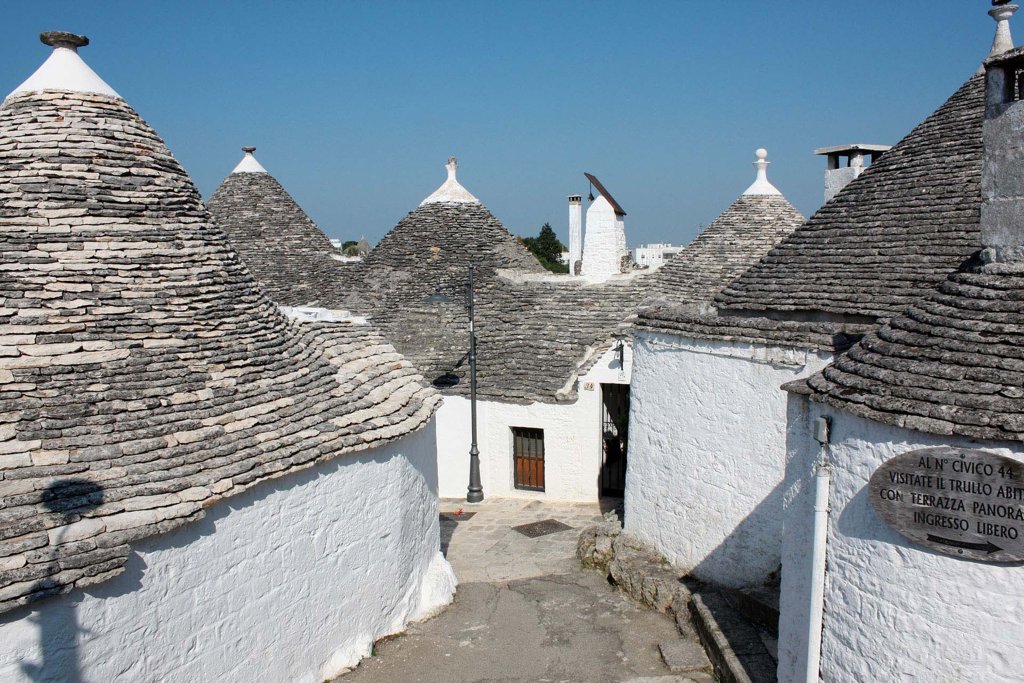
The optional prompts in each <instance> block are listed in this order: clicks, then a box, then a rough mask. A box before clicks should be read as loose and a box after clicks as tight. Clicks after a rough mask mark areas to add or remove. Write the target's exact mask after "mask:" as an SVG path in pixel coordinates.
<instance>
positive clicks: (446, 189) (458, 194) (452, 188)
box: [420, 157, 480, 206]
mask: <svg viewBox="0 0 1024 683" xmlns="http://www.w3.org/2000/svg"><path fill="white" fill-rule="evenodd" d="M445 168H446V169H448V180H446V181H444V184H443V185H441V187H439V188H437V190H435V191H434V194H432V195H430V196H429V197H427V198H426V199H424V200H423V201H422V202H420V206H423V205H424V204H440V203H442V202H450V203H454V204H479V203H480V200H479V199H477V198H476V197H474V196H473V195H471V194H470V193H469V190H467V189H466V188H464V187H463V186H462V185H460V184H459V181H458V180H456V179H455V171H456V170H458V168H459V160H458V159H456V158H455V157H448V163H447V164H445Z"/></svg>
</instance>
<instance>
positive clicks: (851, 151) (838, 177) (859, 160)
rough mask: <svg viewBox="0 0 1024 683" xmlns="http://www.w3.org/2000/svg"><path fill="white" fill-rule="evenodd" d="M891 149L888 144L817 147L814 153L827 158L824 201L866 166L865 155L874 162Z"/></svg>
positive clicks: (837, 192)
mask: <svg viewBox="0 0 1024 683" xmlns="http://www.w3.org/2000/svg"><path fill="white" fill-rule="evenodd" d="M890 149H892V148H891V147H890V146H889V145H837V146H835V147H819V148H818V149H816V150H814V153H815V154H821V155H823V156H825V157H827V158H828V165H827V166H826V168H825V201H826V202H828V201H829V200H831V199H832V198H833V197H835V196H836V195H837V194H839V191H840V190H842V189H843V188H844V187H846V186H847V185H849V184H850V183H851V182H852V181H853V180H854V179H855V178H856V177H857V176H859V175H860V174H861V173H863V172H864V169H866V168H867V167H868V164H867V163H865V157H867V161H870V163H872V164H873V163H875V160H876V159H878V157H880V156H882V154H883V153H885V152H888V151H889V150H890Z"/></svg>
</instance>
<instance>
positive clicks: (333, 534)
mask: <svg viewBox="0 0 1024 683" xmlns="http://www.w3.org/2000/svg"><path fill="white" fill-rule="evenodd" d="M434 447H435V432H434V423H433V421H431V423H430V425H429V426H428V427H426V428H424V429H421V430H420V431H418V432H416V433H414V434H412V435H410V436H408V437H406V438H404V439H401V440H400V441H398V442H395V443H393V444H391V445H389V446H386V447H383V448H379V449H375V450H373V451H369V452H366V453H361V454H356V455H352V456H345V457H342V458H340V459H338V460H335V461H333V462H329V463H323V464H321V465H318V466H316V467H314V468H311V469H309V470H305V471H303V472H299V473H295V474H290V475H287V476H285V477H282V478H280V479H277V480H275V481H271V482H265V483H263V484H259V485H257V486H255V487H254V488H253V489H250V490H249V491H246V492H244V493H242V494H239V495H238V496H236V497H233V498H230V499H228V500H225V501H222V502H221V503H219V504H217V505H215V506H213V507H212V508H210V509H209V510H208V511H207V517H206V518H205V519H203V520H201V521H199V522H196V523H194V524H191V525H189V526H186V527H183V528H180V529H178V530H175V531H172V532H170V533H167V534H164V535H161V536H157V537H154V538H149V539H144V540H141V541H138V542H137V543H135V544H134V545H133V550H134V553H133V556H132V557H131V558H130V559H129V563H128V566H127V570H126V572H125V573H124V574H122V575H120V576H118V577H116V578H114V579H111V580H109V581H106V582H104V583H101V584H99V585H97V586H95V587H93V588H91V589H89V590H87V591H85V592H81V591H76V592H74V593H71V594H69V595H64V596H60V597H56V598H51V599H48V600H45V601H43V602H41V603H39V604H38V606H37V607H36V608H35V609H31V610H30V609H22V610H17V611H15V612H11V613H7V614H4V615H2V616H0V680H4V681H28V680H32V681H79V680H83V681H84V680H88V681H113V680H125V681H128V680H130V681H183V682H184V681H246V682H247V683H248V682H250V681H274V682H277V681H308V682H310V683H319V682H320V681H323V680H324V679H326V678H329V677H331V676H333V675H335V674H336V673H338V672H339V671H340V670H341V669H342V668H343V667H345V666H350V665H353V664H355V663H356V662H358V660H359V659H360V658H361V657H363V656H366V655H368V654H369V652H370V648H371V646H372V643H373V641H374V640H375V639H377V638H380V637H381V636H384V635H387V634H390V633H394V632H396V631H399V630H401V629H402V628H403V627H404V626H405V624H406V623H407V622H408V621H409V620H410V619H411V618H415V617H417V616H419V615H421V614H423V613H426V612H429V611H432V610H433V609H436V608H437V606H438V605H437V602H438V601H440V600H446V599H448V598H450V595H451V591H450V588H452V587H453V586H452V585H451V584H448V588H449V590H447V593H448V595H447V596H445V598H441V597H439V594H440V595H443V594H444V592H445V590H439V589H438V584H439V583H440V584H441V585H442V586H443V585H444V584H445V580H446V577H447V576H449V575H450V574H449V573H448V572H450V568H448V567H447V563H446V562H445V561H444V560H443V558H440V556H439V553H438V547H439V534H438V516H437V470H436V464H435V455H434ZM439 558H440V559H439ZM421 595H425V596H426V599H421ZM430 603H433V604H430Z"/></svg>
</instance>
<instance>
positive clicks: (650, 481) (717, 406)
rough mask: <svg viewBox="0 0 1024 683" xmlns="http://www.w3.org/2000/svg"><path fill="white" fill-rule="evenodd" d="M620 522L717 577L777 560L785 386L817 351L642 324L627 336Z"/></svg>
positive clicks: (704, 575) (743, 577) (741, 580)
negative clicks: (628, 379)
mask: <svg viewBox="0 0 1024 683" xmlns="http://www.w3.org/2000/svg"><path fill="white" fill-rule="evenodd" d="M634 350H635V353H636V355H635V359H634V367H633V385H632V409H631V411H630V419H629V439H630V443H629V459H628V469H627V471H626V517H625V526H626V530H627V531H629V532H632V533H634V534H636V535H638V536H640V537H641V538H643V539H645V540H647V541H648V542H650V543H652V544H653V545H654V546H655V547H657V548H658V550H660V551H661V552H662V553H663V554H664V555H665V556H666V557H667V558H668V559H669V560H670V561H671V562H673V563H674V564H676V565H678V566H679V567H681V568H683V569H685V570H687V571H690V572H692V573H693V574H694V575H695V576H697V577H699V578H701V579H703V580H706V581H709V582H713V583H715V584H719V585H724V586H734V587H739V586H745V585H752V584H757V583H760V582H762V581H763V580H764V579H765V578H766V577H767V576H768V574H770V573H771V572H772V571H774V570H775V569H776V568H777V567H778V565H779V561H780V546H781V542H782V501H781V497H780V496H781V490H780V489H781V483H782V479H783V475H784V470H785V453H786V437H785V434H786V394H785V392H783V391H782V390H781V389H779V387H780V386H781V385H782V384H784V383H785V382H789V381H791V380H795V379H798V378H801V377H805V376H807V375H809V374H811V373H813V372H815V371H817V370H819V369H820V368H821V367H823V366H824V365H825V364H826V363H827V362H828V359H829V357H828V355H827V354H824V353H816V352H809V351H803V350H798V349H783V348H779V347H769V346H763V345H755V344H745V343H737V342H720V341H703V340H698V339H690V338H685V337H677V336H670V335H660V334H652V333H646V332H641V333H638V334H637V335H636V337H635V339H634Z"/></svg>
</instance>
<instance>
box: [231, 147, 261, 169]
mask: <svg viewBox="0 0 1024 683" xmlns="http://www.w3.org/2000/svg"><path fill="white" fill-rule="evenodd" d="M242 151H243V152H245V156H243V157H242V160H241V161H239V162H238V165H237V166H235V168H234V170H232V171H231V172H232V173H266V172H267V169H265V168H263V164H261V163H260V162H258V161H256V157H254V156H253V155H252V153H253V152H255V151H256V148H255V147H243V148H242Z"/></svg>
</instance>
